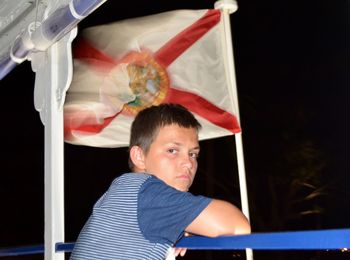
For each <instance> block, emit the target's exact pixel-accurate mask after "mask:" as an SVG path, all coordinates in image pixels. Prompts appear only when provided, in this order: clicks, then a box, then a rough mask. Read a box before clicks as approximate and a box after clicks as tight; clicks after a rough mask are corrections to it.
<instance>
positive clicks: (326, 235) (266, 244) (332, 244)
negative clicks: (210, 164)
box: [0, 229, 350, 257]
mask: <svg viewBox="0 0 350 260" xmlns="http://www.w3.org/2000/svg"><path fill="white" fill-rule="evenodd" d="M176 246H177V247H183V248H188V249H190V250H243V249H246V248H251V249H254V250H335V249H343V248H350V229H328V230H316V231H291V232H275V233H254V234H250V235H237V236H227V237H218V238H208V237H200V236H192V237H184V238H182V239H181V240H180V241H179V242H178V243H177V244H176ZM73 247H74V243H57V244H56V252H71V251H72V250H73ZM43 252H44V246H43V245H39V246H27V247H17V248H5V249H0V257H3V256H18V255H30V254H39V253H43Z"/></svg>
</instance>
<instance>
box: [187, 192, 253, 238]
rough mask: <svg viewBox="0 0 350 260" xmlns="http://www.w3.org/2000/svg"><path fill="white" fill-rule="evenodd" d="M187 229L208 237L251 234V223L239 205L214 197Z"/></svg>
mask: <svg viewBox="0 0 350 260" xmlns="http://www.w3.org/2000/svg"><path fill="white" fill-rule="evenodd" d="M185 231H187V232H189V233H192V234H196V235H201V236H208V237H217V236H223V235H237V234H249V233H250V224H249V221H248V220H247V218H246V217H245V216H244V215H243V213H242V212H241V211H240V210H239V209H238V208H237V207H235V206H234V205H232V204H231V203H229V202H226V201H223V200H217V199H213V200H212V201H211V202H210V203H209V205H208V206H207V207H206V208H205V209H204V210H203V211H202V212H201V213H200V214H199V215H198V216H197V217H196V218H195V219H194V220H193V221H192V223H191V224H190V225H188V226H187V228H186V229H185Z"/></svg>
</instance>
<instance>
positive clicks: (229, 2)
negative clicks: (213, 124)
mask: <svg viewBox="0 0 350 260" xmlns="http://www.w3.org/2000/svg"><path fill="white" fill-rule="evenodd" d="M215 9H219V10H221V13H222V18H223V24H224V26H223V27H224V28H223V30H224V33H223V34H222V35H223V37H224V39H223V44H224V46H225V48H224V52H226V53H225V54H226V55H225V57H224V60H225V65H226V68H227V73H226V74H227V75H226V76H227V77H228V79H229V82H230V83H231V86H229V87H228V91H229V94H230V96H231V102H232V106H233V107H234V108H235V111H236V115H237V120H238V122H239V123H240V116H239V106H238V96H237V88H236V86H237V85H236V77H235V65H234V57H233V45H232V35H231V24H230V14H231V13H234V12H235V11H236V10H237V9H238V5H237V2H236V1H235V0H218V1H216V2H215ZM235 141H236V155H237V165H238V176H239V187H240V196H241V206H242V212H243V214H244V215H245V216H246V217H247V218H248V220H249V219H250V217H249V205H248V193H247V184H246V174H245V165H244V154H243V142H242V133H237V134H235ZM246 256H247V259H248V260H252V259H253V251H252V249H250V248H247V249H246Z"/></svg>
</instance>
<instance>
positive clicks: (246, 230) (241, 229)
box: [233, 220, 251, 235]
mask: <svg viewBox="0 0 350 260" xmlns="http://www.w3.org/2000/svg"><path fill="white" fill-rule="evenodd" d="M250 233H251V227H250V224H249V222H248V220H247V221H246V222H245V223H242V225H240V226H238V227H236V228H235V230H234V233H233V235H244V234H250Z"/></svg>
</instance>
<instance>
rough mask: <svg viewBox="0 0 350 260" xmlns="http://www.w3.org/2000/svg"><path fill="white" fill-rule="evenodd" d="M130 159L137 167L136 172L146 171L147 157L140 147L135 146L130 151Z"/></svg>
mask: <svg viewBox="0 0 350 260" xmlns="http://www.w3.org/2000/svg"><path fill="white" fill-rule="evenodd" d="M130 159H131V161H132V162H133V164H134V165H135V171H145V170H146V166H145V156H144V153H143V150H142V149H141V147H140V146H136V145H135V146H133V147H131V149H130Z"/></svg>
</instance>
